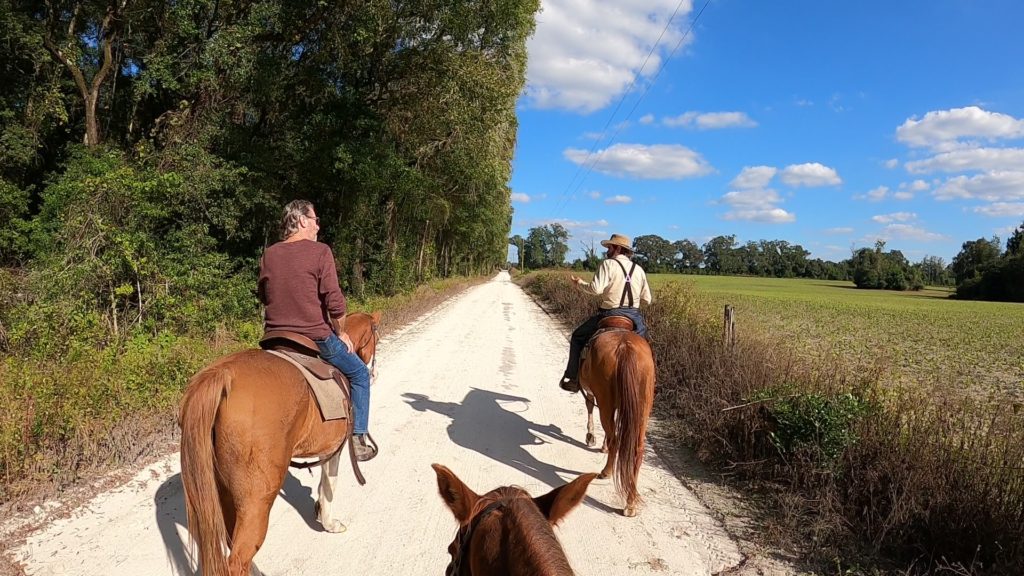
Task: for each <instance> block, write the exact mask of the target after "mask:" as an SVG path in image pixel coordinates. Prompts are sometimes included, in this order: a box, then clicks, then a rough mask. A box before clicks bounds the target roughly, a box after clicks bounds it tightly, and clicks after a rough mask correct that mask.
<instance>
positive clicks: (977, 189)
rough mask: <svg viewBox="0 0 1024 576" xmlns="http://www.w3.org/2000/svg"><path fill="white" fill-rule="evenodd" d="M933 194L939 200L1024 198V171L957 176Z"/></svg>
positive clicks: (997, 200) (1011, 199) (989, 200)
mask: <svg viewBox="0 0 1024 576" xmlns="http://www.w3.org/2000/svg"><path fill="white" fill-rule="evenodd" d="M932 194H933V195H934V196H935V197H936V198H938V199H939V200H952V199H954V198H973V199H977V200H986V201H988V202H1005V201H1008V200H1010V201H1013V200H1024V172H1017V171H1012V172H1011V171H1005V172H988V173H985V174H978V175H975V176H970V177H968V176H956V177H954V178H950V179H948V180H946V181H945V182H944V183H942V184H941V185H940V186H938V187H937V188H936V189H935V191H934V192H932Z"/></svg>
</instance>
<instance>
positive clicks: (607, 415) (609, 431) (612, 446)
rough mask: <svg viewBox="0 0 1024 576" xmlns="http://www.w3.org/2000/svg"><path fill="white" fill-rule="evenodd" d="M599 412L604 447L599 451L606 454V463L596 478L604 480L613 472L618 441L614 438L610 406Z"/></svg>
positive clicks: (613, 420) (612, 412) (613, 412)
mask: <svg viewBox="0 0 1024 576" xmlns="http://www.w3.org/2000/svg"><path fill="white" fill-rule="evenodd" d="M600 412H601V428H604V447H603V448H601V451H602V452H607V453H608V461H607V462H606V463H605V465H604V470H601V473H600V474H598V475H597V477H598V478H602V479H604V478H608V477H609V476H611V475H612V472H614V471H615V450H616V449H617V448H618V446H619V439H618V438H616V437H615V410H614V409H613V408H612V407H611V406H604V407H603V408H601V409H600Z"/></svg>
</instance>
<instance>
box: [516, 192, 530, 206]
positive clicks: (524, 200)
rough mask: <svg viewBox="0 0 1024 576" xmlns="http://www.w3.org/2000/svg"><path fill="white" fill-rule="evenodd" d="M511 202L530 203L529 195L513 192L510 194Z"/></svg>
mask: <svg viewBox="0 0 1024 576" xmlns="http://www.w3.org/2000/svg"><path fill="white" fill-rule="evenodd" d="M512 201H513V202H522V203H523V204H526V203H527V202H529V201H530V195H529V194H523V193H522V192H513V193H512Z"/></svg>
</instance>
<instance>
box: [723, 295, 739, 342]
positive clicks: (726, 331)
mask: <svg viewBox="0 0 1024 576" xmlns="http://www.w3.org/2000/svg"><path fill="white" fill-rule="evenodd" d="M724 318H725V322H724V325H723V327H722V343H723V344H724V345H725V347H726V348H728V349H730V350H732V349H733V348H734V347H735V346H736V313H735V310H733V308H732V306H730V305H729V304H726V305H725V317H724Z"/></svg>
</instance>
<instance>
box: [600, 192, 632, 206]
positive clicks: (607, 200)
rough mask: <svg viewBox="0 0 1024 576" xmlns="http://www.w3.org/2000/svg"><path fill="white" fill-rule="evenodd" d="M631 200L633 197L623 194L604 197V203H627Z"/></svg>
mask: <svg viewBox="0 0 1024 576" xmlns="http://www.w3.org/2000/svg"><path fill="white" fill-rule="evenodd" d="M632 201H633V199H632V198H630V197H629V196H625V195H623V194H619V195H617V196H612V197H611V198H605V201H604V203H605V204H629V203H630V202H632Z"/></svg>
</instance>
